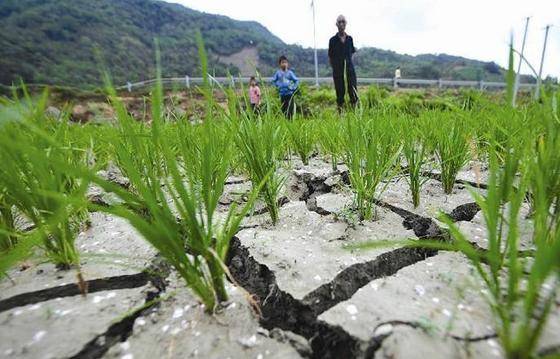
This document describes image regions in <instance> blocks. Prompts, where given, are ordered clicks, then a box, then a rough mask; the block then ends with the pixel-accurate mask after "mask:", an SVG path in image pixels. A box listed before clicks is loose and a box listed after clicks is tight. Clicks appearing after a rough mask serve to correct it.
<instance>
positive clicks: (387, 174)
mask: <svg viewBox="0 0 560 359" xmlns="http://www.w3.org/2000/svg"><path fill="white" fill-rule="evenodd" d="M395 133H396V131H394V129H392V128H391V124H390V122H389V121H388V120H387V119H386V118H383V117H379V118H375V119H371V120H368V119H365V118H358V117H348V119H347V122H346V128H345V139H344V141H345V143H344V146H345V151H346V153H345V157H346V164H347V166H348V169H349V172H350V182H351V185H352V190H353V191H354V193H355V203H356V206H357V210H358V213H359V215H360V217H361V218H362V219H365V220H370V219H372V218H373V217H374V211H373V205H374V200H375V199H376V198H378V197H379V196H380V194H381V193H382V192H383V190H384V188H381V187H380V184H381V183H382V181H383V180H386V179H389V178H391V177H392V176H393V175H394V174H395V172H396V171H397V159H398V158H399V156H400V151H401V147H400V146H399V141H398V140H397V137H396V136H395Z"/></svg>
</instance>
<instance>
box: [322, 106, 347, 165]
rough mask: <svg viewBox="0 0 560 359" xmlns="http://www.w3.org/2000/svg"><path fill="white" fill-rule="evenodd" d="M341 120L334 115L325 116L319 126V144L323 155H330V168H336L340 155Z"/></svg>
mask: <svg viewBox="0 0 560 359" xmlns="http://www.w3.org/2000/svg"><path fill="white" fill-rule="evenodd" d="M342 129H343V122H342V121H341V120H340V119H339V118H338V117H335V116H325V118H324V119H323V121H322V122H320V126H319V144H320V147H321V150H322V152H323V154H324V155H327V156H330V160H331V165H332V170H333V171H336V170H337V165H338V160H339V158H341V156H342V152H343V148H342V135H341V134H342Z"/></svg>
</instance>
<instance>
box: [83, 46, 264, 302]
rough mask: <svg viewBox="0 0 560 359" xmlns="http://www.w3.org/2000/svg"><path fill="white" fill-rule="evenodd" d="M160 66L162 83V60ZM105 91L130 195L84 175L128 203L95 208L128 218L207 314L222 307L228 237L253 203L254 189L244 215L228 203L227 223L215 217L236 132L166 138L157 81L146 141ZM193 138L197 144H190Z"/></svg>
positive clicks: (212, 127)
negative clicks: (115, 120) (118, 131)
mask: <svg viewBox="0 0 560 359" xmlns="http://www.w3.org/2000/svg"><path fill="white" fill-rule="evenodd" d="M158 60H159V53H158ZM157 68H158V79H161V73H160V71H159V69H160V67H159V61H158V66H157ZM106 81H107V82H108V83H109V81H108V80H106ZM108 91H109V94H110V99H111V102H112V103H113V105H114V106H115V108H116V113H117V118H118V120H119V124H120V126H122V129H121V131H123V132H122V134H123V135H122V136H121V137H120V139H119V141H117V143H116V144H115V150H116V152H117V156H118V158H119V159H120V166H121V168H123V170H124V171H125V172H126V173H127V175H128V177H129V180H130V182H131V184H132V185H133V186H134V188H135V191H133V192H130V191H126V190H124V189H122V188H121V187H119V186H117V185H115V184H113V183H111V182H109V181H107V180H104V179H102V178H99V177H97V176H95V175H93V174H92V173H89V174H88V176H89V177H90V178H92V180H93V181H94V182H95V183H97V184H98V185H99V186H101V187H102V188H104V189H105V190H107V191H111V192H113V193H115V194H117V195H118V196H119V197H120V198H121V199H122V200H123V201H124V202H125V203H124V204H123V205H117V206H113V207H99V206H94V207H95V208H96V209H98V210H101V211H105V212H108V213H112V214H114V215H117V216H120V217H122V218H125V219H127V220H128V221H129V222H130V223H131V224H132V225H133V226H134V227H135V228H136V229H137V230H138V231H139V233H141V234H142V236H143V237H144V238H145V239H146V240H147V241H148V242H149V243H150V244H151V245H152V246H154V247H155V248H156V249H157V250H158V252H159V253H160V254H161V255H162V256H163V257H164V258H165V259H166V260H167V261H168V262H169V263H170V264H171V265H172V266H173V267H174V268H175V269H176V270H177V272H178V273H179V275H180V276H181V277H182V278H183V279H184V280H185V282H186V284H187V285H188V286H189V287H190V288H191V289H192V290H193V292H194V293H195V294H196V295H197V296H198V298H199V299H200V300H201V301H202V303H204V305H205V307H206V310H207V311H208V312H212V311H214V310H215V308H216V307H217V305H218V303H219V302H222V301H225V300H227V297H228V296H227V292H226V289H225V282H224V275H225V273H226V270H227V269H226V267H225V264H224V261H225V258H226V256H227V252H228V249H229V243H230V241H231V238H232V237H233V235H234V234H235V233H236V232H237V230H238V228H239V225H240V223H241V221H242V220H243V218H244V217H245V215H246V214H247V213H248V211H249V210H250V209H251V208H252V206H253V203H254V201H255V200H256V197H257V193H258V191H259V190H260V186H259V183H256V185H255V188H254V191H253V193H252V195H251V196H250V198H249V200H248V201H247V203H246V204H245V205H244V206H243V207H242V208H241V209H239V208H238V207H237V206H236V205H232V206H231V207H230V208H229V210H228V211H227V212H226V213H225V217H223V218H221V217H220V218H217V217H216V211H217V206H218V200H219V198H220V196H221V195H222V193H223V188H224V182H225V179H226V177H227V175H228V174H229V169H230V162H229V159H230V158H231V152H232V148H231V143H232V142H233V141H232V139H231V136H232V135H233V134H230V135H229V136H228V135H227V132H223V131H221V130H219V129H218V128H217V127H216V126H217V125H216V124H214V123H213V121H205V122H204V123H203V124H202V125H201V128H200V130H196V133H198V134H200V136H199V137H197V138H195V137H194V136H191V135H190V134H192V133H191V132H189V130H187V128H188V127H187V126H191V125H190V124H185V126H184V127H181V126H179V127H178V129H179V130H178V131H177V132H176V134H175V136H179V137H182V136H183V135H184V134H189V136H187V140H186V141H183V139H182V138H179V139H171V138H169V136H168V133H167V132H166V131H165V126H166V124H165V121H164V118H163V115H162V113H163V106H162V104H163V91H162V84H161V80H158V81H157V84H156V88H155V89H154V90H153V92H152V126H151V127H150V128H149V129H148V130H149V131H148V133H147V134H148V137H146V132H145V130H146V129H144V128H143V127H139V126H132V125H131V122H130V120H131V119H130V117H129V116H128V114H127V113H126V111H124V106H123V104H122V102H121V101H120V99H119V98H118V97H117V95H116V92H115V90H114V88H113V87H112V86H110V85H108ZM125 128H126V129H127V130H130V131H131V132H126V131H124V129H125ZM218 131H221V132H219V133H218ZM193 133H194V132H193ZM193 140H196V142H197V143H196V145H194V144H192V143H190V141H193ZM138 207H141V208H144V209H145V213H146V214H145V215H143V214H141V213H138V211H137V210H135V208H138Z"/></svg>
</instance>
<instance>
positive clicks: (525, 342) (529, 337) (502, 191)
mask: <svg viewBox="0 0 560 359" xmlns="http://www.w3.org/2000/svg"><path fill="white" fill-rule="evenodd" d="M526 159H527V153H526V152H525V148H524V146H523V145H520V146H516V147H515V148H510V150H509V151H508V155H507V157H506V158H505V161H504V164H503V165H502V166H500V165H499V161H498V159H497V158H496V156H492V157H491V158H490V178H489V186H488V192H487V195H486V196H482V195H480V194H479V193H477V192H474V191H473V192H472V194H473V196H474V197H475V199H476V201H477V203H478V204H479V205H480V207H481V208H482V212H483V215H484V218H485V221H486V227H487V233H488V242H489V247H488V250H487V251H486V252H480V251H477V250H476V249H475V248H474V247H473V246H472V245H471V244H470V243H469V242H468V239H467V238H466V237H465V236H464V235H463V234H462V233H461V232H460V231H459V229H458V228H457V226H456V225H455V224H454V223H452V222H451V221H450V220H449V219H448V218H446V217H442V220H443V221H444V222H446V223H447V225H448V226H449V228H450V232H451V234H452V236H453V238H454V239H455V243H456V246H457V248H458V249H459V250H460V251H461V252H463V253H464V254H465V255H466V256H467V257H468V258H469V259H470V261H471V262H472V264H473V265H474V267H475V268H476V270H477V272H478V274H479V276H480V277H481V278H482V282H483V283H484V286H485V287H486V288H487V289H488V293H489V296H488V298H487V300H488V303H489V305H490V308H491V310H492V313H493V315H494V320H495V325H496V329H497V333H498V337H499V339H500V342H501V344H502V347H503V349H504V351H505V353H506V356H507V357H508V358H531V357H533V355H534V354H535V350H536V347H537V345H538V342H539V337H540V335H541V334H542V332H543V329H544V327H545V325H546V321H547V319H548V316H549V314H550V310H551V308H552V306H553V305H554V301H555V299H556V293H557V290H558V287H559V278H560V262H559V261H558V258H559V257H558V253H560V230H559V228H558V226H557V224H556V226H552V227H549V226H544V227H541V226H539V225H538V220H537V221H535V225H534V245H535V251H534V255H533V257H532V258H529V259H527V258H523V257H522V256H520V254H519V249H520V239H521V238H520V234H519V211H520V208H521V205H522V204H523V201H524V198H525V191H526V190H527V189H528V187H529V183H530V182H531V181H536V183H538V185H537V186H539V187H540V186H541V185H544V183H545V182H544V178H545V177H547V176H548V174H547V173H546V172H544V171H542V169H539V168H538V167H536V166H533V165H532V164H531V163H529V162H527V161H526ZM514 184H515V188H514ZM541 189H543V190H544V188H541ZM545 191H546V190H545ZM541 201H542V202H544V203H541ZM535 202H537V205H536V207H535V217H536V218H548V215H549V208H547V207H546V206H547V205H548V204H549V201H548V200H546V199H545V198H544V197H542V196H538V197H536V198H535ZM483 263H485V264H483Z"/></svg>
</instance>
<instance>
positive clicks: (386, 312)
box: [0, 157, 560, 359]
mask: <svg viewBox="0 0 560 359" xmlns="http://www.w3.org/2000/svg"><path fill="white" fill-rule="evenodd" d="M476 166H478V165H475V166H474V167H473V168H467V169H466V170H465V171H464V173H462V174H460V178H459V181H458V182H457V183H456V186H455V187H454V191H453V193H452V194H451V195H445V194H444V193H443V190H442V188H441V183H440V182H439V181H438V180H437V174H435V175H430V176H429V177H430V178H431V179H429V180H428V181H427V182H426V183H425V185H424V187H423V189H422V194H421V196H422V198H421V205H420V207H418V208H414V207H413V206H412V202H411V199H410V194H409V192H408V186H407V184H406V181H405V180H404V179H400V180H398V181H391V182H390V183H388V186H387V190H386V191H385V192H384V193H383V194H382V195H381V196H380V198H379V200H378V201H376V206H375V208H376V218H375V220H373V221H360V219H359V218H358V217H357V216H356V214H355V212H354V211H353V197H352V192H351V189H350V188H349V182H348V172H347V169H346V168H345V167H344V166H343V165H339V166H338V168H337V170H336V171H333V170H332V167H331V164H329V163H325V162H323V161H322V160H320V159H319V158H317V157H313V158H311V160H310V164H309V165H307V166H304V165H303V164H302V163H301V162H300V161H299V160H297V159H295V158H292V159H291V161H290V163H288V164H287V165H286V166H282V167H281V168H280V169H279V173H280V174H282V175H283V176H285V178H286V181H285V185H284V188H283V189H282V194H281V200H280V205H281V206H280V207H281V208H280V220H279V223H278V224H277V225H275V226H273V225H272V224H271V223H270V220H269V217H268V212H267V210H266V208H265V206H264V204H263V203H261V202H259V203H258V204H257V206H256V208H255V210H254V211H253V212H252V213H250V215H248V216H247V217H246V218H245V219H244V221H243V223H242V226H241V228H240V230H239V232H238V233H237V235H236V236H235V237H234V238H233V240H232V242H231V247H230V252H229V255H228V260H227V266H228V268H229V271H230V273H231V276H232V277H233V278H234V280H235V282H236V283H238V284H239V285H240V286H241V288H239V287H235V286H234V285H233V284H228V293H229V294H230V301H228V302H227V303H222V305H221V306H220V309H219V310H218V311H217V312H216V313H215V314H214V315H209V314H207V313H205V312H204V308H203V306H201V305H200V303H198V301H197V300H196V298H195V297H194V296H193V295H192V293H191V292H190V291H189V290H188V289H187V288H186V286H185V285H184V282H183V281H182V279H180V278H177V274H176V273H175V272H174V271H173V270H170V269H169V268H168V266H167V265H165V264H164V263H163V262H162V261H161V260H160V259H159V258H158V257H157V256H156V255H155V251H154V250H153V249H152V248H151V247H150V246H149V245H148V244H147V243H146V242H145V241H144V240H143V239H142V238H141V237H140V236H139V235H138V234H137V233H136V232H135V231H134V230H133V228H132V227H130V225H128V224H127V223H126V222H125V221H122V220H119V219H117V218H114V217H111V216H107V215H104V214H100V213H92V214H91V216H92V227H91V228H90V229H88V230H87V231H85V232H84V233H81V234H80V236H79V238H78V240H77V245H78V247H79V249H80V251H81V253H82V259H81V262H82V265H81V268H82V272H83V274H84V277H85V280H86V281H87V282H88V285H89V295H88V296H87V297H83V296H82V295H81V293H80V290H79V288H78V286H77V285H76V274H75V271H57V270H56V269H55V268H54V267H53V266H50V265H48V264H33V263H31V266H30V267H29V268H27V269H26V270H23V271H18V270H14V271H12V272H10V273H9V274H10V277H11V278H12V280H13V282H10V281H9V280H3V281H0V328H1V329H2V330H0V356H4V357H8V358H10V357H16V358H17V357H25V358H60V357H67V358H102V357H105V358H123V359H134V358H155V357H157V358H160V357H164V358H257V359H265V358H286V359H289V358H337V359H338V358H345V359H346V358H348V359H351V358H417V357H426V358H428V357H429V358H500V357H503V353H502V352H501V349H500V346H499V344H498V340H497V338H496V334H495V330H494V328H493V323H492V322H491V320H492V319H491V318H492V317H491V315H490V313H489V311H488V310H489V309H488V305H487V304H486V303H485V302H484V297H485V295H486V293H485V292H484V288H482V287H481V284H480V280H479V279H478V277H477V275H476V274H475V271H474V270H473V268H472V267H471V265H470V264H469V262H468V261H467V260H466V258H465V257H463V256H462V255H461V254H458V253H453V252H444V251H440V252H437V251H435V250H431V249H422V248H413V247H403V246H402V240H404V239H413V240H417V241H422V240H439V241H448V240H450V237H449V235H448V233H447V230H446V228H445V226H444V225H443V223H441V222H439V221H438V220H437V219H436V218H437V216H438V214H439V213H440V212H443V213H446V214H448V215H449V216H450V217H451V219H452V220H453V221H454V222H456V224H457V225H458V226H459V228H460V229H461V230H462V231H463V232H464V233H465V235H466V236H467V238H468V239H469V240H470V241H472V242H473V243H476V244H477V245H478V246H479V247H480V248H481V250H484V248H485V247H486V245H485V243H486V242H485V239H486V240H487V234H486V229H485V223H484V216H483V215H482V213H481V211H480V208H479V207H478V206H477V205H476V204H474V203H473V199H472V196H471V195H470V194H469V190H468V189H467V188H466V185H465V184H464V183H466V182H467V181H480V182H483V180H484V169H482V170H481V171H482V172H481V174H480V175H478V173H479V169H478V168H477V167H476ZM113 172H115V171H113ZM111 173H112V172H111V171H109V173H108V174H107V176H108V177H109V176H113V177H112V178H109V179H110V180H112V181H115V182H117V183H120V184H121V186H123V187H126V185H127V180H126V178H122V176H117V175H115V174H114V173H113V174H111ZM115 173H116V172H115ZM473 173H475V177H476V178H475V179H474V180H473V179H472V178H471V177H472V174H473ZM468 176H471V177H468ZM484 187H485V186H484V185H483V184H482V185H481V186H480V188H479V189H477V191H481V192H482V193H484ZM251 188H252V186H251V182H250V181H247V180H246V179H245V178H242V177H233V176H232V177H230V178H228V180H227V182H226V186H225V191H224V195H223V196H222V198H221V199H220V206H219V212H218V213H217V215H216V217H217V218H218V220H219V218H222V217H224V216H225V215H226V214H227V211H228V209H229V206H230V205H231V204H233V203H238V204H241V205H243V204H244V203H245V202H246V200H247V196H248V193H249V192H250V191H251ZM94 194H95V193H94ZM97 195H98V196H97V197H96V196H92V197H91V199H92V201H94V200H98V201H99V204H103V205H110V204H111V201H113V200H114V199H112V198H110V197H108V196H107V195H106V194H104V193H102V192H99V193H97ZM522 212H523V213H522V214H521V216H520V217H521V218H520V222H521V223H522V238H523V240H522V245H523V247H522V248H521V249H531V246H530V237H531V231H530V228H531V223H530V219H527V217H528V214H529V213H528V208H524V209H523V211H522ZM364 242H368V243H370V244H372V245H373V247H372V248H370V249H367V250H366V249H359V247H357V245H359V244H363V243H364ZM14 283H15V284H14ZM247 292H248V293H250V294H251V295H252V298H253V299H252V301H254V302H255V303H256V304H258V307H259V308H260V313H261V316H258V315H257V314H256V313H255V312H254V311H253V310H252V307H251V305H250V304H249V302H250V301H249V300H248V299H247V298H248V296H247ZM559 306H560V300H559V301H557V303H556V307H554V308H553V313H552V315H551V318H550V320H549V322H548V323H547V325H546V327H545V330H544V332H543V337H542V340H541V342H540V344H539V352H540V353H541V354H545V353H548V354H550V353H553V354H554V353H558V352H559V351H560V335H559V334H558V333H559V332H560V327H559V325H560V324H559V323H560V307H559ZM5 328H10V330H3V329H5ZM60 338H64V340H60Z"/></svg>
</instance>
